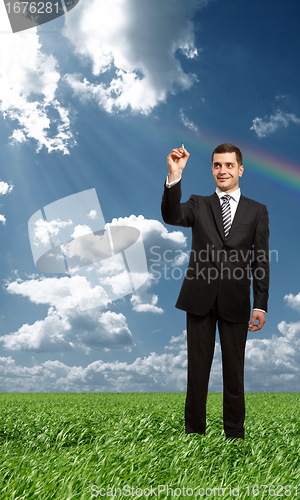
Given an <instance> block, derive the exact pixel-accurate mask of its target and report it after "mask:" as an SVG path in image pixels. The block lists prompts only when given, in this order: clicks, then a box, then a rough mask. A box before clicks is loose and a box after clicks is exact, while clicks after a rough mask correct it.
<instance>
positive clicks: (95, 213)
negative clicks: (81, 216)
mask: <svg viewBox="0 0 300 500" xmlns="http://www.w3.org/2000/svg"><path fill="white" fill-rule="evenodd" d="M88 217H90V218H91V219H96V218H97V212H96V210H91V211H90V213H89V214H88Z"/></svg>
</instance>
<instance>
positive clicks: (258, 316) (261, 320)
mask: <svg viewBox="0 0 300 500" xmlns="http://www.w3.org/2000/svg"><path fill="white" fill-rule="evenodd" d="M256 320H258V323H257V325H255V324H254V323H255V321H256ZM265 322H266V318H265V313H264V312H262V311H253V313H252V318H251V321H250V323H249V330H250V331H251V332H256V331H257V330H260V329H261V328H262V327H263V326H264V324H265Z"/></svg>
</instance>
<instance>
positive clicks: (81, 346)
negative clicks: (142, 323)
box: [0, 307, 134, 354]
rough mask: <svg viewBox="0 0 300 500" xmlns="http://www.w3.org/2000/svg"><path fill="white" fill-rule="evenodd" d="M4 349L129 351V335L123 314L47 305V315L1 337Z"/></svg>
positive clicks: (132, 343) (132, 342)
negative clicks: (57, 308)
mask: <svg viewBox="0 0 300 500" xmlns="http://www.w3.org/2000/svg"><path fill="white" fill-rule="evenodd" d="M0 341H1V342H3V346H4V348H5V349H9V350H14V351H31V352H60V353H62V352H69V351H74V350H77V351H83V352H85V353H86V354H89V353H90V352H91V350H93V351H103V350H105V351H109V350H111V349H114V350H115V349H126V350H131V346H133V345H134V341H133V337H132V334H131V332H130V330H129V328H128V325H127V323H126V318H125V316H124V315H123V314H120V313H115V312H112V311H106V312H101V311H99V309H94V310H92V311H85V312H84V313H78V312H77V311H76V310H74V309H73V310H69V311H65V312H64V313H63V312H60V313H59V312H58V311H56V310H55V309H54V308H52V307H51V308H50V309H49V311H48V316H47V317H46V318H45V319H43V320H39V321H36V322H35V323H34V324H32V325H28V324H25V325H23V326H22V327H21V328H19V330H18V331H16V332H12V333H10V334H8V335H4V336H2V337H0Z"/></svg>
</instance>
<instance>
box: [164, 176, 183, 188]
mask: <svg viewBox="0 0 300 500" xmlns="http://www.w3.org/2000/svg"><path fill="white" fill-rule="evenodd" d="M168 179H169V176H168V175H167V179H166V187H167V188H170V187H172V186H175V184H177V183H178V182H179V181H180V180H181V177H180V179H176V181H173V182H168Z"/></svg>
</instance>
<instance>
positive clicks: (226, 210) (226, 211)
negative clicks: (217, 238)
mask: <svg viewBox="0 0 300 500" xmlns="http://www.w3.org/2000/svg"><path fill="white" fill-rule="evenodd" d="M230 198H231V196H230V195H229V194H225V195H224V196H222V197H221V200H222V206H221V211H222V219H223V227H224V236H225V239H226V238H227V236H228V234H229V231H230V228H231V210H230V203H229V200H230Z"/></svg>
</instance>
